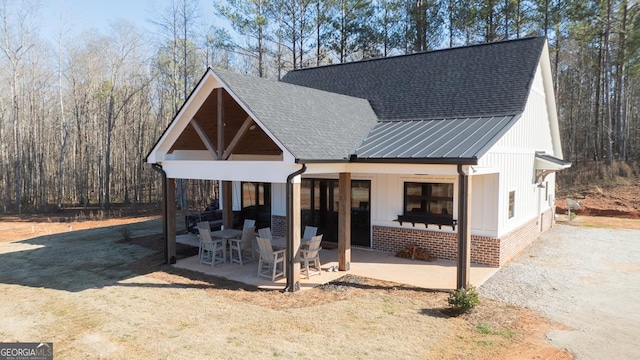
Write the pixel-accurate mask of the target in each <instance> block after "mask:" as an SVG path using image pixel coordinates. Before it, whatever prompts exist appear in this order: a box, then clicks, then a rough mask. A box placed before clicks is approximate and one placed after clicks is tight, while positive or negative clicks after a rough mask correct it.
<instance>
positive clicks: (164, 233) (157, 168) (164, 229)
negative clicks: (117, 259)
mask: <svg viewBox="0 0 640 360" xmlns="http://www.w3.org/2000/svg"><path fill="white" fill-rule="evenodd" d="M151 168H152V169H153V170H155V171H157V172H159V173H160V175H162V237H163V239H164V259H165V262H166V263H169V247H168V246H167V206H168V204H167V173H166V172H165V171H164V170H163V169H162V165H158V164H151Z"/></svg>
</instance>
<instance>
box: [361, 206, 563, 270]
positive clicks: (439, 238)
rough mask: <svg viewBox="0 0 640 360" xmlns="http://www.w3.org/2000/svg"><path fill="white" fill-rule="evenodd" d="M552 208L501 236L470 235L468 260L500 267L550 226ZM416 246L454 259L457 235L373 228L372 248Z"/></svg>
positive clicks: (455, 257)
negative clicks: (469, 258) (469, 257)
mask: <svg viewBox="0 0 640 360" xmlns="http://www.w3.org/2000/svg"><path fill="white" fill-rule="evenodd" d="M553 221H554V220H553V209H549V210H548V211H546V212H544V213H543V214H542V216H540V218H536V219H534V220H532V221H530V222H528V223H526V224H525V225H523V226H521V227H520V228H518V229H516V230H514V231H512V232H510V233H508V234H506V235H504V236H502V237H500V238H491V237H485V236H475V235H472V236H471V262H472V263H475V264H480V265H487V266H491V267H500V266H502V265H504V264H505V263H506V262H507V261H509V260H510V259H511V258H513V257H514V256H515V255H516V254H517V253H519V252H520V251H522V250H523V249H524V248H526V247H527V246H529V244H531V243H532V242H533V241H534V240H535V239H537V238H538V236H540V234H542V233H543V232H545V231H547V230H548V229H549V228H551V226H553ZM411 245H418V246H419V247H422V248H424V249H427V251H428V252H429V254H430V255H431V256H434V257H436V258H438V259H445V260H454V261H455V260H456V259H457V256H458V250H457V234H456V233H449V232H440V231H434V230H432V229H428V228H427V229H416V228H408V227H406V228H405V227H403V228H398V227H389V226H373V227H372V248H373V249H374V250H379V251H386V252H397V251H400V250H402V249H404V248H405V247H407V246H411Z"/></svg>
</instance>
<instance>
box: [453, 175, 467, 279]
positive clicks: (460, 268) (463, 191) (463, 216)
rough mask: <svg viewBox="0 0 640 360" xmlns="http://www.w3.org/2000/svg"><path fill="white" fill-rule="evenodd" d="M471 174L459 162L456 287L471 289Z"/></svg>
mask: <svg viewBox="0 0 640 360" xmlns="http://www.w3.org/2000/svg"><path fill="white" fill-rule="evenodd" d="M469 183H470V179H469V175H468V174H465V173H464V171H463V170H462V164H458V259H457V263H456V289H462V288H464V289H469V280H470V267H471V263H470V261H471V256H470V255H471V254H470V248H469V247H470V246H471V244H470V241H469V242H467V240H470V234H469V226H468V225H469V202H468V194H469V186H470V184H469Z"/></svg>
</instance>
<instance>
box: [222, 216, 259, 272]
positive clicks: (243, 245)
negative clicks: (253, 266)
mask: <svg viewBox="0 0 640 360" xmlns="http://www.w3.org/2000/svg"><path fill="white" fill-rule="evenodd" d="M255 231H256V228H255V227H254V226H251V227H247V228H244V229H243V230H242V238H240V239H229V262H231V263H238V264H240V266H242V265H243V260H248V259H251V261H255V260H256V257H255V253H254V251H253V239H255V237H256V236H255Z"/></svg>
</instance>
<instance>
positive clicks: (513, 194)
mask: <svg viewBox="0 0 640 360" xmlns="http://www.w3.org/2000/svg"><path fill="white" fill-rule="evenodd" d="M515 208H516V192H515V191H509V219H511V218H512V217H513V216H514V215H515Z"/></svg>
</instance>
